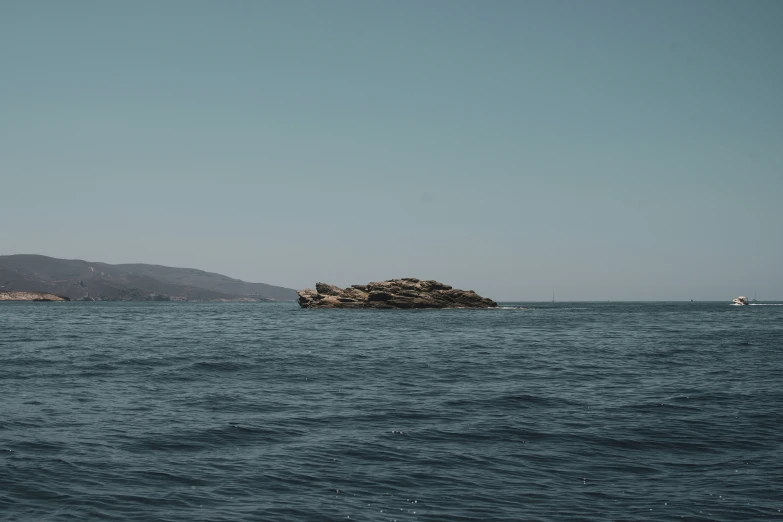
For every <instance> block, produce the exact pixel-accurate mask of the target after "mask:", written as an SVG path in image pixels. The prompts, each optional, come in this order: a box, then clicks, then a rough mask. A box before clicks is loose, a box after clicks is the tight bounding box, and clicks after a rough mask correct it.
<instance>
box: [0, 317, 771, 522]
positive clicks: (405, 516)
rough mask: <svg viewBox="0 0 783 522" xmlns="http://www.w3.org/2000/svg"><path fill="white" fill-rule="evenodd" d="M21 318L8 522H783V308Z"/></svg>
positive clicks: (7, 473)
mask: <svg viewBox="0 0 783 522" xmlns="http://www.w3.org/2000/svg"><path fill="white" fill-rule="evenodd" d="M532 306H534V308H533V309H531V310H492V311H490V310H477V311H469V310H451V311H396V312H395V311H391V312H390V311H328V310H327V311H317V310H310V311H308V310H300V309H298V307H297V306H296V305H294V304H256V303H236V304H206V303H205V304H185V303H154V304H152V303H151V304H145V303H126V304H122V303H116V304H114V303H3V304H0V519H6V520H85V519H96V520H98V519H100V520H210V521H211V520H215V521H217V520H346V519H349V517H350V520H358V521H362V520H371V521H382V520H383V521H385V520H398V521H410V520H509V521H512V520H513V521H516V520H752V519H758V520H760V519H783V512H781V510H783V443H782V442H781V441H783V306H780V307H778V306H755V307H731V306H728V305H727V304H726V303H695V304H694V303H641V304H637V303H614V304H610V303H602V304H599V303H595V304H585V303H574V304H567V303H563V304H554V305H552V304H538V305H532Z"/></svg>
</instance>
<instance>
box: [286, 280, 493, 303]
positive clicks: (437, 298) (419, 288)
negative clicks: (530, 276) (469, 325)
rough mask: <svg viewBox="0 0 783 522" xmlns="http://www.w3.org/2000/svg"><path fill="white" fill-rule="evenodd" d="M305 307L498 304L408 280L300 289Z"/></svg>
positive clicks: (435, 284)
mask: <svg viewBox="0 0 783 522" xmlns="http://www.w3.org/2000/svg"><path fill="white" fill-rule="evenodd" d="M297 294H299V306H301V307H302V308H386V309H389V308H494V307H496V306H497V303H496V302H495V301H493V300H492V299H487V298H485V297H481V296H480V295H478V294H477V293H476V292H474V291H473V290H457V289H456V288H452V287H450V286H449V285H444V284H443V283H439V282H437V281H432V280H430V281H420V280H419V279H416V278H413V277H408V278H404V279H389V280H388V281H379V282H375V283H368V284H366V285H352V286H350V287H349V288H338V287H336V286H334V285H328V284H326V283H317V284H316V285H315V290H313V289H311V288H307V289H305V290H299V291H298V292H297Z"/></svg>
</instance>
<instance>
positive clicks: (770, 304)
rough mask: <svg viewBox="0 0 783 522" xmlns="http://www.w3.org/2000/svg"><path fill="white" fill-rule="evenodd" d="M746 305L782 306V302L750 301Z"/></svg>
mask: <svg viewBox="0 0 783 522" xmlns="http://www.w3.org/2000/svg"><path fill="white" fill-rule="evenodd" d="M748 306H783V303H750V305H748Z"/></svg>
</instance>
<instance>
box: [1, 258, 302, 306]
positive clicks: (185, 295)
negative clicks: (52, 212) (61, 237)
mask: <svg viewBox="0 0 783 522" xmlns="http://www.w3.org/2000/svg"><path fill="white" fill-rule="evenodd" d="M0 291H20V292H46V293H51V294H55V295H59V296H63V297H68V298H69V299H72V300H79V299H83V300H98V301H169V300H178V301H295V300H296V299H297V297H298V296H297V294H296V291H295V290H294V289H291V288H284V287H281V286H273V285H268V284H264V283H248V282H245V281H242V280H240V279H233V278H231V277H227V276H224V275H222V274H215V273H212V272H204V271H203V270H197V269H195V268H174V267H169V266H161V265H147V264H141V263H139V264H121V265H110V264H108V263H97V262H90V261H83V260H79V259H56V258H53V257H47V256H41V255H34V254H18V255H10V256H0Z"/></svg>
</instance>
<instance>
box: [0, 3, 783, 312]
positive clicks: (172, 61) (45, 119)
mask: <svg viewBox="0 0 783 522" xmlns="http://www.w3.org/2000/svg"><path fill="white" fill-rule="evenodd" d="M781 24H783V2H779V1H777V0H768V1H767V0H754V1H752V2H740V1H721V0H689V1H687V2H683V1H670V0H657V1H655V2H650V1H646V0H645V1H641V0H617V1H605V0H595V1H591V2H584V1H581V0H573V1H563V0H541V1H524V0H513V1H503V0H493V1H488V2H480V1H461V0H427V1H404V0H395V1H379V0H362V1H358V0H357V1H345V0H330V1H328V2H324V1H321V0H311V1H300V0H286V1H285V2H277V1H275V2H273V1H261V0H257V1H239V0H226V1H224V2H216V1H198V0H168V1H166V2H158V1H144V0H142V1H139V0H134V1H132V2H103V1H100V0H95V1H81V0H73V1H70V2H61V1H59V0H52V1H42V0H19V1H17V0H2V1H0V255H1V254H20V253H36V254H44V255H49V256H53V257H60V258H68V259H86V260H89V261H103V262H108V263H131V262H133V263H139V262H141V263H155V264H163V265H170V266H184V267H195V268H200V269H203V270H208V271H214V272H219V273H223V274H226V275H229V276H232V277H237V278H240V279H244V280H247V281H252V282H265V283H269V284H276V285H281V286H287V287H292V288H304V287H312V286H314V284H315V282H316V281H324V282H329V283H333V284H337V285H340V286H343V285H349V284H360V283H366V282H368V281H377V280H383V279H390V278H394V277H418V278H420V279H437V280H439V281H442V282H445V283H447V284H451V285H453V286H455V287H457V288H464V289H473V290H475V291H476V292H478V293H480V294H482V295H486V296H487V297H491V298H494V299H496V300H500V301H510V300H524V301H535V300H549V299H551V296H552V293H553V292H554V293H555V296H556V299H557V300H562V301H568V300H598V301H602V300H687V299H695V300H730V299H731V298H733V297H735V296H737V295H740V294H742V295H748V296H752V295H753V294H754V292H755V293H757V295H758V299H759V300H762V299H783V233H782V232H781V230H782V229H783V59H781V57H782V56H783V31H780V27H781Z"/></svg>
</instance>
